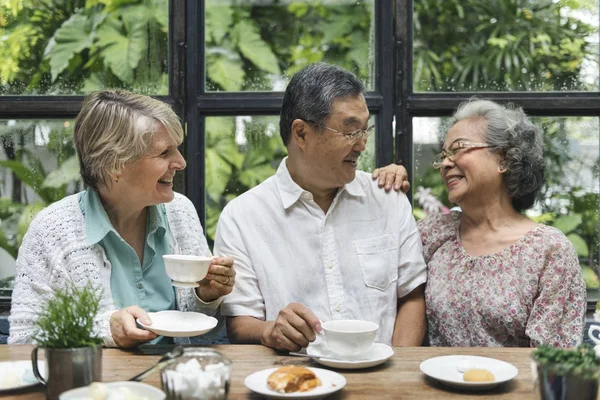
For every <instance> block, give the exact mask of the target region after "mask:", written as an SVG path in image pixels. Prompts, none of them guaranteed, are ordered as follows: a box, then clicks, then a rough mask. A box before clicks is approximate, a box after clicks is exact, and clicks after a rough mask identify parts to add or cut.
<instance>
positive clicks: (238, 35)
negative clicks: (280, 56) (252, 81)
mask: <svg viewBox="0 0 600 400" xmlns="http://www.w3.org/2000/svg"><path fill="white" fill-rule="evenodd" d="M232 35H233V37H234V42H235V43H236V44H237V47H238V48H239V50H240V52H241V53H242V55H243V56H244V57H246V58H247V59H248V60H250V61H251V62H252V63H253V64H254V65H256V66H257V67H258V68H260V69H262V70H263V71H266V72H269V73H271V74H276V75H279V74H281V70H280V69H279V62H278V60H277V57H275V54H273V51H272V50H271V47H269V45H268V44H267V43H266V42H265V41H264V40H262V38H261V37H260V35H259V34H258V32H257V29H256V26H255V25H254V23H253V22H250V21H245V20H244V21H240V22H238V23H237V24H236V25H235V26H234V27H233V31H232Z"/></svg>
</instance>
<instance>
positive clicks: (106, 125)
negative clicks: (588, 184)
mask: <svg viewBox="0 0 600 400" xmlns="http://www.w3.org/2000/svg"><path fill="white" fill-rule="evenodd" d="M182 140H183V129H182V126H181V124H180V122H179V119H178V118H177V115H176V114H175V113H174V112H173V110H171V109H170V108H169V107H168V106H167V105H166V104H164V103H162V102H161V101H158V100H155V99H152V98H150V97H147V96H141V95H137V94H133V93H128V92H125V91H118V90H117V91H112V90H107V91H102V92H96V93H92V94H90V95H89V96H88V97H87V98H86V100H85V102H84V104H83V108H82V110H81V112H80V113H79V116H78V117H77V120H76V121H75V127H74V142H75V147H76V149H77V153H78V155H79V160H80V167H81V177H82V178H83V181H84V183H85V185H86V187H87V190H85V191H83V192H80V193H78V194H75V195H72V196H68V197H66V198H64V199H62V200H61V201H59V202H56V203H54V204H52V205H51V206H49V207H48V208H46V209H45V210H43V211H42V212H40V213H39V215H37V217H36V218H35V219H34V220H33V222H32V223H31V225H30V227H29V230H28V231H27V234H26V235H25V237H24V239H23V244H22V245H21V248H20V250H19V256H18V258H17V265H16V269H17V270H16V278H15V286H14V291H13V297H12V299H13V302H12V308H11V315H10V317H9V321H10V337H9V339H8V341H9V343H30V342H31V341H32V336H33V335H34V334H35V320H36V317H37V312H38V310H39V307H40V305H41V304H42V303H44V302H45V301H47V300H48V299H50V298H52V296H53V293H54V291H55V289H56V288H58V287H62V286H64V285H65V284H66V283H67V282H69V281H72V282H74V283H75V284H76V285H84V284H85V283H87V282H88V281H91V282H92V284H93V285H94V286H95V287H96V288H98V289H99V290H101V291H102V300H101V303H100V311H99V313H98V316H97V319H96V321H95V330H96V333H97V334H98V335H99V336H100V337H102V338H103V340H104V344H105V345H106V346H119V347H133V346H136V345H138V344H141V343H144V342H147V341H150V340H153V339H155V338H156V335H155V334H154V333H152V332H150V331H147V330H143V329H140V328H138V327H137V326H136V322H135V320H136V318H140V319H141V320H142V321H145V323H151V321H150V320H149V318H148V314H147V313H148V312H154V311H160V310H170V309H179V310H182V311H202V312H204V313H208V314H212V315H214V314H215V313H216V310H217V308H218V305H219V303H220V300H221V297H222V296H224V295H226V294H228V293H230V292H231V289H232V287H233V284H234V282H235V271H234V269H233V259H231V258H228V257H214V258H213V262H212V265H211V267H210V270H209V273H208V275H207V276H206V278H205V279H204V280H203V281H201V282H200V286H199V287H198V288H196V289H179V288H178V289H176V290H175V289H174V288H173V287H172V285H171V281H170V279H169V277H168V276H167V275H166V272H165V268H164V264H163V259H162V255H163V254H172V253H175V254H194V255H207V256H210V250H209V248H208V245H207V243H206V240H205V238H204V235H203V231H202V227H201V226H200V221H199V219H198V215H197V213H196V210H195V208H194V206H193V205H192V203H191V202H190V201H189V200H188V199H187V198H186V197H185V196H183V195H181V194H178V193H175V192H173V178H174V176H175V174H176V173H177V172H178V171H181V170H183V169H184V168H185V166H186V163H185V160H184V159H183V157H182V155H181V153H180V152H179V150H178V148H177V146H178V145H179V144H181V142H182Z"/></svg>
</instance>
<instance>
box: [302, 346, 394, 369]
mask: <svg viewBox="0 0 600 400" xmlns="http://www.w3.org/2000/svg"><path fill="white" fill-rule="evenodd" d="M306 354H308V356H309V357H310V358H312V359H313V360H315V361H316V362H318V363H319V364H322V365H325V366H327V367H332V368H342V369H360V368H370V367H374V366H376V365H379V364H383V363H384V362H386V361H387V360H389V359H390V358H391V357H392V356H393V355H394V349H392V348H391V347H390V346H388V345H387V344H384V343H373V346H371V348H370V349H369V350H368V351H367V352H366V353H365V356H363V357H361V359H359V360H340V359H339V358H338V357H336V355H335V353H333V352H331V351H330V350H328V349H327V348H326V347H325V346H324V345H313V344H310V345H308V347H307V348H306Z"/></svg>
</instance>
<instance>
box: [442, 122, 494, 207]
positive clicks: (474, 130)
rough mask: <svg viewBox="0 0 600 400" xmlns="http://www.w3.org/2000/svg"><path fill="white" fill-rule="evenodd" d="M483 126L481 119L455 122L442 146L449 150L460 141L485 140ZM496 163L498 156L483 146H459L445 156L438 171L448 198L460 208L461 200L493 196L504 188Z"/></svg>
mask: <svg viewBox="0 0 600 400" xmlns="http://www.w3.org/2000/svg"><path fill="white" fill-rule="evenodd" d="M484 128H485V120H484V119H483V118H477V119H465V120H462V121H459V122H457V123H456V124H454V125H453V126H452V128H450V130H449V131H448V134H447V135H446V140H445V141H444V147H443V148H444V149H451V148H453V146H456V145H457V143H460V142H463V143H485V139H484V137H483V134H482V132H483V129H484ZM450 158H451V159H452V160H450ZM499 164H500V156H499V155H498V154H496V153H493V152H490V151H489V150H488V149H486V148H477V147H474V148H463V149H460V150H458V151H457V153H456V154H455V155H454V156H453V157H446V158H445V159H444V161H443V162H442V166H441V168H440V173H441V175H442V179H443V180H444V182H445V183H446V186H447V188H448V199H449V200H450V201H451V202H453V203H455V204H458V205H460V206H461V207H463V205H464V203H465V202H469V203H477V202H482V201H483V202H485V201H486V199H487V198H492V197H493V198H497V197H498V196H499V194H500V192H501V191H502V190H504V189H503V186H502V174H501V173H500V172H499V170H498V166H499Z"/></svg>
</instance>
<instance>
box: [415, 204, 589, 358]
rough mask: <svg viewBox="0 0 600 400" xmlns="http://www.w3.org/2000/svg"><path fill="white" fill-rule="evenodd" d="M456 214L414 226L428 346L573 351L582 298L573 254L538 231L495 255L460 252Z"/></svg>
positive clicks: (579, 333)
mask: <svg viewBox="0 0 600 400" xmlns="http://www.w3.org/2000/svg"><path fill="white" fill-rule="evenodd" d="M459 225H460V212H456V211H452V212H451V213H450V214H430V215H429V216H428V217H427V218H425V219H424V220H423V221H420V223H419V231H420V232H421V240H422V241H423V252H424V256H425V262H426V263H427V266H428V282H427V287H426V289H425V300H426V304H427V319H428V328H429V329H428V332H429V342H430V344H431V345H432V346H461V347H479V346H481V347H500V346H511V347H529V346H537V345H539V344H549V345H552V346H555V347H571V346H576V345H578V344H580V343H581V342H582V339H583V330H584V326H585V309H586V290H585V284H584V282H583V277H582V274H581V267H580V265H579V261H578V258H577V254H576V253H575V249H574V248H573V246H572V245H571V242H569V240H568V239H567V237H566V236H565V235H564V234H562V233H561V232H560V231H559V230H557V229H555V228H553V227H550V226H546V225H542V224H539V225H537V226H536V227H535V228H534V229H532V230H531V231H529V232H528V233H527V234H525V235H524V236H523V237H522V238H521V239H520V240H519V241H518V242H516V243H514V244H512V245H511V246H508V247H507V248H505V249H503V250H502V251H500V252H498V253H496V254H490V255H485V256H477V257H474V256H470V255H469V254H467V252H466V251H465V249H464V248H463V247H462V244H461V240H460V233H459Z"/></svg>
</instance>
